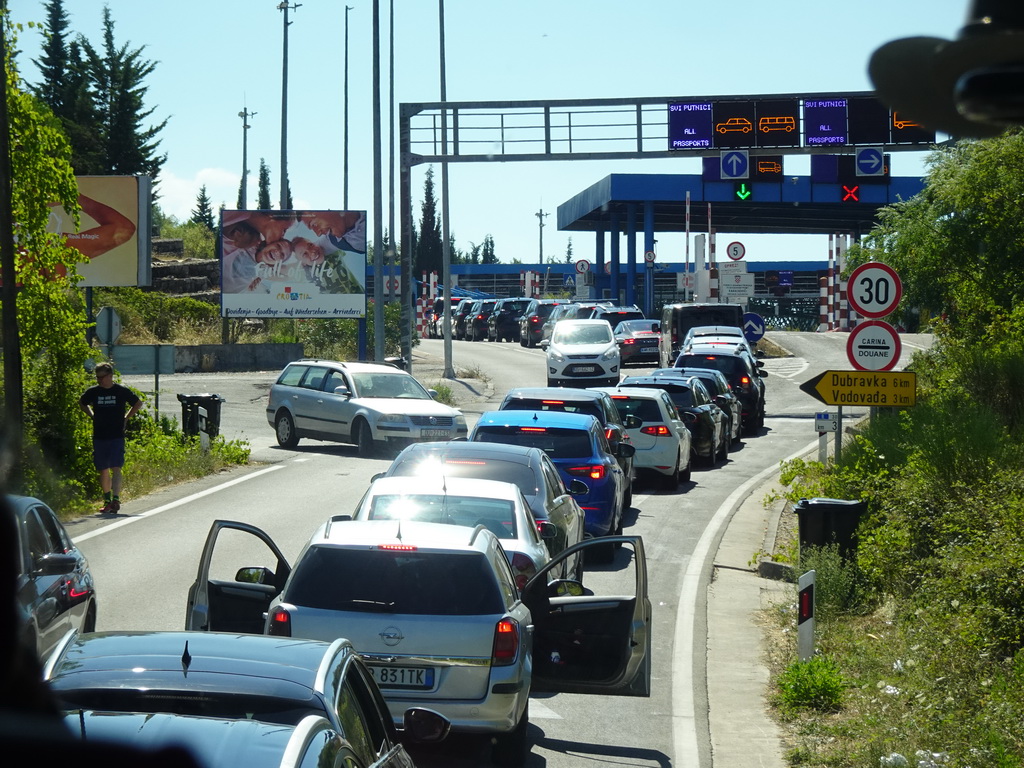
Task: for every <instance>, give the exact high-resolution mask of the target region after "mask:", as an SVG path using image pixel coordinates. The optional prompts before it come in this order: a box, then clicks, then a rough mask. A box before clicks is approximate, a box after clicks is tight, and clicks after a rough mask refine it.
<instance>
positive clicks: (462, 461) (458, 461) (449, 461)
mask: <svg viewBox="0 0 1024 768" xmlns="http://www.w3.org/2000/svg"><path fill="white" fill-rule="evenodd" d="M444 463H445V464H473V465H475V466H480V467H483V466H486V465H487V462H486V461H471V460H469V459H445V460H444Z"/></svg>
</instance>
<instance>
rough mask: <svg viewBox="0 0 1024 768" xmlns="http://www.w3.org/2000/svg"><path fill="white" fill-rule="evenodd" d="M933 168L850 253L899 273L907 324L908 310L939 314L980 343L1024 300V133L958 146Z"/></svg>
mask: <svg viewBox="0 0 1024 768" xmlns="http://www.w3.org/2000/svg"><path fill="white" fill-rule="evenodd" d="M928 165H929V170H928V173H927V177H926V185H925V189H924V191H923V192H922V193H921V194H919V195H916V196H915V197H913V198H912V199H910V200H908V201H906V202H902V203H897V204H896V205H893V206H890V207H888V208H885V209H883V210H882V211H881V212H880V216H879V218H880V222H881V223H880V224H879V226H877V227H876V228H875V229H874V230H873V231H872V232H871V234H870V235H869V236H868V237H867V238H866V239H865V242H864V246H863V248H861V249H858V250H857V251H855V252H853V253H851V256H855V257H856V260H857V261H866V260H867V259H868V258H875V259H877V260H879V261H883V262H885V263H887V264H889V265H890V266H891V267H893V268H894V269H895V270H896V271H897V272H898V273H899V275H900V278H901V281H902V282H903V287H904V293H903V300H902V302H901V312H902V313H903V315H904V319H905V320H907V319H909V318H908V317H907V316H908V315H909V313H910V309H908V308H913V309H915V310H916V309H920V310H922V311H923V312H925V313H929V314H934V315H939V314H941V315H943V316H945V317H946V319H947V320H948V325H949V328H950V329H951V330H952V331H953V332H954V333H955V334H957V335H958V336H961V337H963V338H967V339H979V338H980V337H981V336H982V335H983V334H984V332H985V329H986V328H987V327H988V326H989V325H990V324H991V322H992V320H993V319H994V318H996V317H999V316H1001V315H1003V314H1004V313H1006V312H1008V311H1010V310H1011V309H1012V308H1013V307H1014V306H1016V305H1018V304H1019V302H1020V301H1021V298H1022V297H1024V283H1022V282H1021V272H1022V268H1024V257H1022V251H1021V243H1024V216H1021V204H1020V189H1021V187H1022V185H1024V133H1022V132H1021V130H1020V129H1014V130H1011V131H1008V132H1007V133H1005V134H1004V135H1003V136H1001V137H998V138H993V139H986V140H984V141H960V142H958V143H957V144H955V145H954V146H951V147H946V148H943V149H940V150H937V151H936V152H934V153H933V154H932V155H931V156H930V158H929V160H928ZM851 263H855V262H851Z"/></svg>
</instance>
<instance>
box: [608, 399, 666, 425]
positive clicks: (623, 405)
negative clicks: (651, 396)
mask: <svg viewBox="0 0 1024 768" xmlns="http://www.w3.org/2000/svg"><path fill="white" fill-rule="evenodd" d="M612 402H613V403H615V408H616V410H617V411H618V412H619V416H621V417H622V418H623V419H625V418H626V417H627V416H636V417H637V418H639V419H640V420H641V421H662V416H661V409H660V408H658V404H657V403H656V402H654V401H653V400H648V399H646V398H643V399H640V398H633V397H629V396H628V395H612Z"/></svg>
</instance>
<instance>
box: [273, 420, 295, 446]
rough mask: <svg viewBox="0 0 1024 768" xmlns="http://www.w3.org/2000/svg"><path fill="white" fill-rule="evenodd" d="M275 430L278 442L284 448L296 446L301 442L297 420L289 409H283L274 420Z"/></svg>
mask: <svg viewBox="0 0 1024 768" xmlns="http://www.w3.org/2000/svg"><path fill="white" fill-rule="evenodd" d="M274 432H275V433H276V435H277V444H278V445H280V446H281V447H282V448H294V447H295V446H296V445H298V444H299V435H298V433H297V432H296V431H295V422H294V421H292V416H291V414H290V413H288V411H282V412H281V413H279V414H278V415H277V420H276V421H275V422H274Z"/></svg>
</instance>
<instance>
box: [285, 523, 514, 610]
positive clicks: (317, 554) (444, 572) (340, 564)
mask: <svg viewBox="0 0 1024 768" xmlns="http://www.w3.org/2000/svg"><path fill="white" fill-rule="evenodd" d="M399 525H400V524H399V523H397V522H396V523H395V532H396V534H397V533H399ZM466 540H467V541H468V540H469V537H468V534H467V537H466ZM399 543H400V540H399V539H389V540H387V541H382V542H381V545H382V547H383V546H390V545H393V544H399ZM282 597H283V598H284V599H285V601H287V602H289V603H292V604H294V605H297V606H307V607H309V608H315V609H318V610H324V611H360V612H366V613H404V614H418V615H429V616H479V615H485V614H493V613H502V612H504V610H505V606H504V602H503V600H502V597H501V592H500V591H499V590H498V586H497V584H496V583H495V581H494V571H493V568H492V566H491V565H490V563H489V562H488V560H487V558H486V556H484V555H483V553H480V552H476V551H473V552H451V551H448V552H425V551H421V550H418V549H416V547H415V546H412V547H408V548H406V547H404V546H403V548H402V549H395V550H391V549H383V548H379V547H371V548H362V549H351V548H348V547H336V546H329V545H325V546H316V547H310V548H309V549H308V550H307V551H306V554H305V556H304V557H303V558H302V559H301V560H299V562H298V563H297V564H296V566H295V570H294V571H293V572H292V576H291V579H290V580H289V582H288V588H287V590H286V593H285V594H283V595H282Z"/></svg>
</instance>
